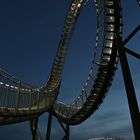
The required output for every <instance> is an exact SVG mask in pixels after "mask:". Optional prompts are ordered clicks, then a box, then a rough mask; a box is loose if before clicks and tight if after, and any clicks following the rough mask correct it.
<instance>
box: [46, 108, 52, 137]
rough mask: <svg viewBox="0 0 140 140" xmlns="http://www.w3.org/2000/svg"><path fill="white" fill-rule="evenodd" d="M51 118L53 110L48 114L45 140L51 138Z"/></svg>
mask: <svg viewBox="0 0 140 140" xmlns="http://www.w3.org/2000/svg"><path fill="white" fill-rule="evenodd" d="M52 117H53V108H52V109H51V110H50V112H49V118H48V126H47V133H46V140H50V137H51V127H52Z"/></svg>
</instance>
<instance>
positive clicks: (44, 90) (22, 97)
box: [0, 0, 140, 140]
mask: <svg viewBox="0 0 140 140" xmlns="http://www.w3.org/2000/svg"><path fill="white" fill-rule="evenodd" d="M87 2H88V0H73V1H72V4H71V6H70V9H69V11H68V15H67V17H66V20H65V24H64V29H63V32H62V35H61V39H60V42H59V46H58V50H57V54H56V56H55V59H54V63H53V65H52V69H51V73H50V76H49V79H48V80H47V82H46V83H45V84H44V85H43V86H42V87H33V86H31V85H29V84H26V83H24V82H22V81H21V80H18V79H16V78H15V77H13V76H12V75H10V74H8V73H7V72H5V71H4V70H0V113H1V116H0V125H5V124H11V123H17V122H22V121H27V120H29V121H30V128H31V132H32V136H33V140H40V133H39V129H38V118H39V116H40V115H42V114H43V113H44V112H49V118H48V128H47V133H46V140H49V139H50V135H51V122H52V116H53V115H54V116H55V117H56V118H57V119H58V121H59V123H60V125H61V126H62V128H63V130H64V132H65V136H64V137H63V140H69V131H70V125H77V124H80V123H82V122H83V121H85V120H86V119H88V117H89V116H90V115H92V114H93V113H94V111H95V110H97V109H98V107H99V106H100V104H101V103H102V102H103V100H104V98H105V96H106V94H107V92H108V90H109V87H110V86H111V83H112V80H113V77H114V74H115V71H116V68H117V63H118V60H119V58H120V62H121V67H122V71H123V76H124V81H125V86H126V91H127V97H128V102H129V107H130V113H131V118H132V123H133V128H134V134H135V139H136V140H139V139H140V136H139V132H138V131H139V130H140V114H139V108H138V104H137V100H136V96H135V91H134V86H133V81H132V78H131V74H130V70H129V66H128V62H127V58H126V52H127V53H129V54H131V55H133V56H135V57H136V58H138V59H139V58H140V55H139V54H137V53H135V52H133V51H131V50H129V49H127V48H125V47H124V45H125V44H126V43H127V42H128V41H129V40H130V39H131V38H132V37H133V36H134V35H135V33H136V32H137V31H138V30H139V29H140V26H138V27H137V28H136V29H135V30H134V31H133V32H132V33H131V34H130V35H129V36H128V38H126V39H125V40H123V39H122V14H121V6H120V0H94V4H95V7H96V14H97V33H96V44H95V51H94V54H93V56H94V59H93V63H92V65H91V68H90V71H89V75H88V78H87V81H86V83H85V86H84V87H83V89H82V90H81V92H80V95H79V96H78V97H77V98H76V99H75V101H74V102H73V104H71V105H67V104H65V103H62V102H60V101H58V100H57V95H58V94H59V88H60V86H61V78H62V72H63V67H64V61H65V58H66V52H67V50H68V44H69V41H70V38H71V34H72V31H73V29H74V26H75V24H76V21H77V19H78V16H79V14H80V12H81V10H82V9H83V8H84V6H85V5H86V3H87ZM64 124H66V127H65V126H64Z"/></svg>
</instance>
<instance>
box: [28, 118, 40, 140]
mask: <svg viewBox="0 0 140 140" xmlns="http://www.w3.org/2000/svg"><path fill="white" fill-rule="evenodd" d="M30 129H31V132H32V140H38V139H39V138H40V136H39V133H38V130H37V129H38V117H36V118H33V119H31V120H30Z"/></svg>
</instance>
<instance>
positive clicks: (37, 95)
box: [37, 89, 40, 111]
mask: <svg viewBox="0 0 140 140" xmlns="http://www.w3.org/2000/svg"><path fill="white" fill-rule="evenodd" d="M37 94H38V95H37V96H38V104H37V110H38V111H39V104H40V92H39V89H38V90H37Z"/></svg>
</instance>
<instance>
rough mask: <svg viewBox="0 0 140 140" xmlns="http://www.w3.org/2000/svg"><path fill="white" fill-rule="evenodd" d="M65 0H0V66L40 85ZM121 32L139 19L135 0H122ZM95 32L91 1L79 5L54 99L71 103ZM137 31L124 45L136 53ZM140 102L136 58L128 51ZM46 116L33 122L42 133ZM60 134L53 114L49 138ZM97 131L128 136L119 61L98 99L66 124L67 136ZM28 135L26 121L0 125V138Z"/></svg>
mask: <svg viewBox="0 0 140 140" xmlns="http://www.w3.org/2000/svg"><path fill="white" fill-rule="evenodd" d="M70 3H71V0H62V1H61V2H57V1H52V0H40V1H38V0H23V1H17V0H12V1H11V0H5V1H0V68H2V69H5V70H6V71H7V72H9V73H11V74H13V75H14V76H16V77H18V78H19V79H22V80H23V81H26V82H28V83H30V84H32V85H36V86H40V85H42V84H43V83H44V82H45V81H46V80H47V78H48V74H49V72H50V69H51V66H52V63H53V59H54V56H55V53H56V49H57V47H58V43H59V40H60V36H61V32H62V29H63V25H64V20H65V17H66V14H67V10H68V8H69V5H70ZM122 7H123V11H122V12H123V23H124V30H123V36H124V38H125V37H127V35H128V34H129V32H130V31H132V30H133V29H134V28H135V27H136V26H137V25H138V24H140V7H139V6H138V4H137V1H136V0H134V1H132V0H122ZM95 35H96V13H95V7H94V6H93V2H92V1H91V2H89V4H88V5H87V6H86V7H85V9H84V10H83V11H82V13H81V15H80V17H79V20H78V23H77V24H76V27H75V30H74V33H73V37H72V39H71V43H70V48H69V52H68V57H67V59H66V64H65V69H64V75H63V82H62V87H61V90H60V95H59V97H58V99H59V100H61V101H64V102H66V103H71V102H73V100H74V99H75V97H76V96H77V95H78V94H79V93H80V90H81V88H82V86H83V84H84V81H85V80H86V78H87V73H88V71H89V67H90V64H91V61H92V55H93V54H92V52H93V48H94V44H95ZM139 40H140V32H139V33H138V34H137V35H136V36H135V38H133V39H132V40H131V41H130V42H129V43H128V44H127V47H128V48H130V49H132V50H134V51H136V52H138V53H140V47H139ZM128 59H129V62H130V66H131V72H132V75H133V80H134V84H135V89H136V95H137V99H138V104H139V106H140V94H139V92H140V86H139V78H140V73H139V70H140V63H139V61H138V60H137V59H136V58H133V57H132V56H130V55H128ZM47 116H48V114H47V113H45V114H44V115H43V116H41V118H40V121H39V126H40V130H41V134H42V136H43V137H44V136H45V132H46V126H47ZM62 136H63V131H62V129H61V128H60V126H59V124H58V123H57V120H56V119H55V118H54V120H53V128H52V140H59V139H61V137H62ZM99 136H120V137H124V138H126V140H134V137H133V130H132V124H131V120H130V114H129V108H128V103H127V98H126V94H125V89H124V83H123V79H122V73H121V69H120V65H118V69H117V71H116V75H115V78H114V81H113V84H112V87H111V89H110V90H109V93H108V95H107V97H106V98H105V100H104V102H103V104H102V105H101V106H100V108H99V109H98V110H97V111H96V112H95V114H93V115H92V116H91V117H90V118H89V119H88V120H86V121H85V122H83V123H82V124H80V125H78V126H72V127H71V131H70V139H71V140H87V139H89V138H93V137H99ZM11 138H12V139H13V140H31V134H30V130H29V127H28V122H24V123H20V124H15V125H7V126H0V140H11Z"/></svg>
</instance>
